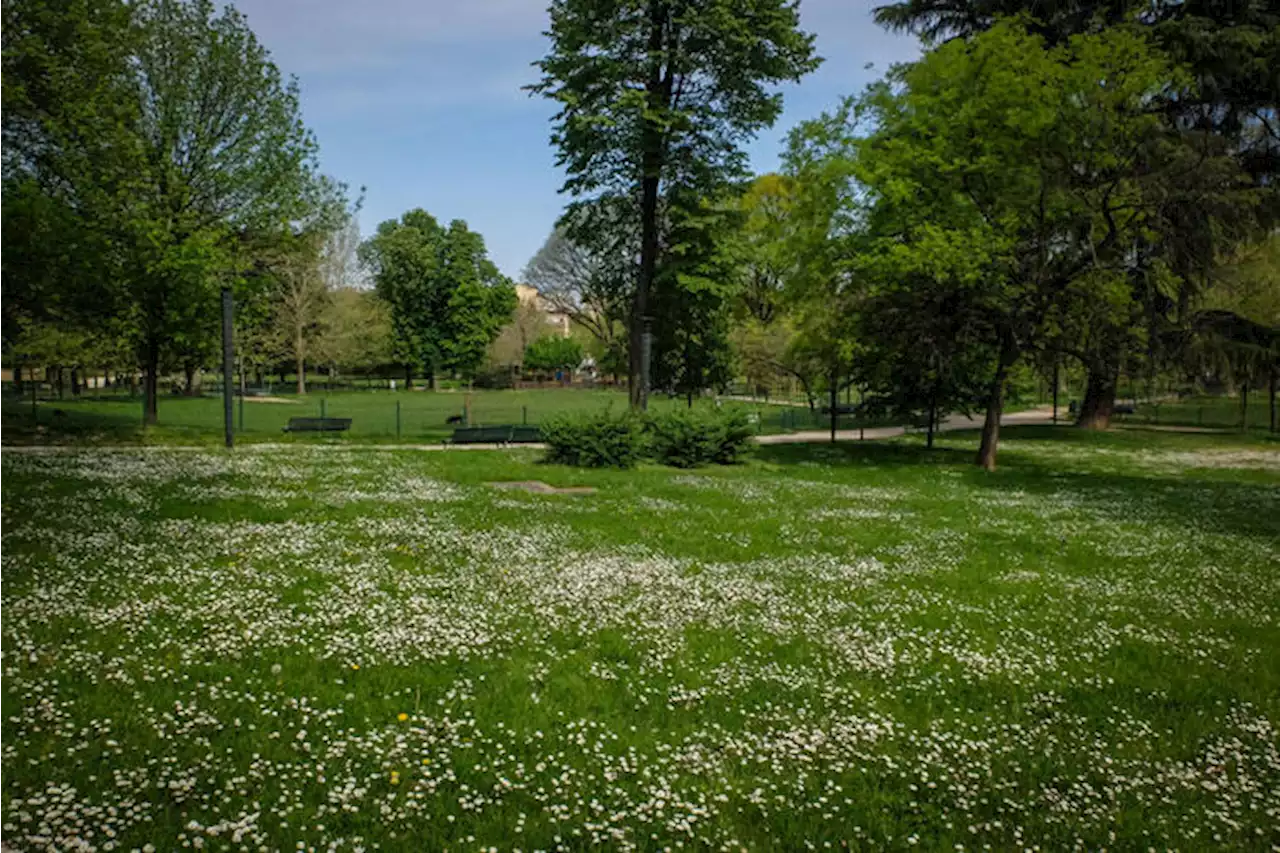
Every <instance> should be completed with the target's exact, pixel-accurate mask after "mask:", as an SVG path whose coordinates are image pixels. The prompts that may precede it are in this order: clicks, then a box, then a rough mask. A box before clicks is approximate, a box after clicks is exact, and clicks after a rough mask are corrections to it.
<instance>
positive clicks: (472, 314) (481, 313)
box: [360, 208, 516, 386]
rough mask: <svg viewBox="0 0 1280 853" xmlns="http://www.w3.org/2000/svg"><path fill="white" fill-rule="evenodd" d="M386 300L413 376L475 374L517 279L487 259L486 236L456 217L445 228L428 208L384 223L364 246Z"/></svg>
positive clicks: (507, 311)
mask: <svg viewBox="0 0 1280 853" xmlns="http://www.w3.org/2000/svg"><path fill="white" fill-rule="evenodd" d="M360 258H361V260H362V261H363V262H364V263H365V265H366V266H367V268H368V269H369V270H370V272H371V274H372V276H373V281H374V285H375V287H376V288H377V292H378V295H379V296H381V297H382V299H383V300H384V301H385V302H386V303H387V305H388V307H389V309H390V312H391V322H392V327H393V329H394V340H395V350H396V352H397V353H398V356H397V357H398V358H399V360H400V361H401V363H402V364H404V366H405V379H406V381H411V380H412V375H413V374H412V371H413V369H414V368H415V367H420V368H425V370H426V371H427V376H428V378H429V379H430V381H431V382H432V384H433V386H434V384H435V381H436V379H437V377H438V375H439V373H440V371H441V370H456V371H458V372H460V373H462V374H463V375H470V374H472V373H474V371H475V369H476V368H478V367H479V366H480V364H481V363H482V361H483V360H484V355H485V351H486V350H487V348H488V346H489V344H490V343H492V341H493V339H494V338H495V337H496V336H497V334H498V331H499V330H500V329H501V328H502V325H503V324H504V323H506V322H507V321H508V320H509V319H510V317H511V313H512V311H513V310H514V309H515V303H516V298H515V291H514V288H513V287H512V286H511V282H510V281H508V280H507V278H506V277H505V276H503V275H502V274H501V273H499V272H498V269H497V267H495V266H494V265H493V262H492V261H490V260H489V259H488V256H487V254H486V252H485V247H484V240H483V238H481V236H480V235H479V234H477V233H475V232H474V231H471V230H469V229H468V228H467V225H466V223H465V222H462V221H461V220H455V221H454V222H452V223H450V225H449V227H448V228H447V229H446V228H442V227H441V226H440V224H439V223H438V222H437V221H436V219H435V218H434V217H433V216H431V214H429V213H427V212H426V211H425V210H422V209H420V208H419V209H416V210H411V211H409V212H408V213H406V214H404V216H402V217H401V218H400V219H399V220H398V221H397V220H389V221H387V222H383V223H382V224H381V225H379V226H378V230H377V233H376V234H374V236H373V237H371V238H369V239H368V240H367V241H365V242H364V243H363V244H362V245H361V247H360Z"/></svg>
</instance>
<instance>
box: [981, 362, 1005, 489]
mask: <svg viewBox="0 0 1280 853" xmlns="http://www.w3.org/2000/svg"><path fill="white" fill-rule="evenodd" d="M1008 372H1009V368H1008V366H1006V365H1005V364H1004V362H1003V361H1002V362H1001V363H1000V366H999V367H998V368H997V369H996V375H995V378H994V379H993V380H992V381H991V388H990V390H989V392H988V393H987V413H986V418H985V419H984V420H983V422H982V443H981V444H980V445H979V446H978V465H979V466H980V467H982V468H985V469H986V470H988V471H994V470H996V450H997V449H998V446H999V444H1000V415H1001V413H1002V412H1003V410H1004V383H1005V378H1006V376H1007V375H1008Z"/></svg>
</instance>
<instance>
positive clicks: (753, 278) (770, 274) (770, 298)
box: [728, 173, 796, 326]
mask: <svg viewBox="0 0 1280 853" xmlns="http://www.w3.org/2000/svg"><path fill="white" fill-rule="evenodd" d="M793 183H794V182H793V181H792V179H791V178H789V177H787V176H786V175H779V174H775V173H770V174H767V175H760V176H759V177H757V178H756V179H755V180H753V181H752V182H751V183H750V184H749V185H748V186H747V189H746V191H745V192H743V194H742V196H741V197H740V198H739V199H738V200H737V204H736V206H737V208H738V209H739V210H740V211H741V212H742V214H743V217H744V219H743V222H742V227H741V228H740V229H738V231H737V233H736V235H735V237H736V239H735V240H734V241H733V243H732V245H731V246H730V247H729V248H728V251H729V253H730V254H731V256H732V257H733V260H734V261H735V263H736V266H737V268H738V274H739V276H740V280H741V287H740V291H739V292H740V296H739V305H738V312H737V313H738V314H739V316H745V317H749V318H752V319H754V320H756V321H758V322H760V323H761V324H764V325H766V326H767V325H769V324H770V323H772V322H773V320H774V319H775V318H776V317H777V316H778V315H779V313H780V312H781V310H782V308H781V306H782V302H783V300H784V295H785V294H784V291H785V290H786V286H787V283H788V281H789V279H790V278H791V274H792V273H793V272H794V269H795V266H794V263H793V258H792V257H791V256H790V254H789V253H788V252H787V237H788V232H789V229H790V227H791V225H792V222H793V217H792V216H791V214H792V205H793V203H794V196H795V192H796V190H795V187H794V185H793Z"/></svg>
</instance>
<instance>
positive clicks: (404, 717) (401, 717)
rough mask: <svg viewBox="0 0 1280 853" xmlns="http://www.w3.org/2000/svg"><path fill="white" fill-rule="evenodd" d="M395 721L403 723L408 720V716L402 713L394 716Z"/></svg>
mask: <svg viewBox="0 0 1280 853" xmlns="http://www.w3.org/2000/svg"><path fill="white" fill-rule="evenodd" d="M396 719H397V720H399V721H400V722H402V723H403V722H404V721H405V720H407V719H409V715H408V714H404V713H401V714H396Z"/></svg>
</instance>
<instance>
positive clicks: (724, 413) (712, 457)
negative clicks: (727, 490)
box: [648, 408, 752, 468]
mask: <svg viewBox="0 0 1280 853" xmlns="http://www.w3.org/2000/svg"><path fill="white" fill-rule="evenodd" d="M648 431H649V449H650V452H651V453H652V454H653V457H654V458H655V459H657V460H658V461H659V462H662V463H663V464H666V465H674V466H675V467H677V468H693V467H695V466H697V465H705V464H706V463H708V462H715V463H717V464H720V465H732V464H733V463H735V462H737V461H738V460H739V459H740V458H741V457H742V456H743V454H744V453H745V452H746V450H747V448H748V447H749V445H750V442H751V435H752V429H751V422H750V420H749V419H748V418H747V413H746V411H744V410H743V409H738V408H730V409H673V410H671V411H669V412H663V413H661V414H658V415H654V416H652V417H651V418H650V419H649V423H648Z"/></svg>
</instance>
